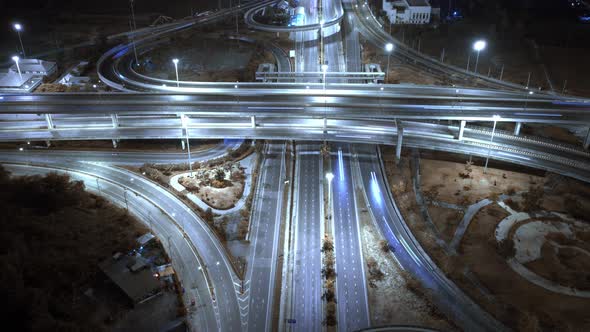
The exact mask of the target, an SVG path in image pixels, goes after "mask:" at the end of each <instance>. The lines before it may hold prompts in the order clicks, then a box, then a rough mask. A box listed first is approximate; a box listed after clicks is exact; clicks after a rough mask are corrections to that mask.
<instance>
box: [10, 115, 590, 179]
mask: <svg viewBox="0 0 590 332" xmlns="http://www.w3.org/2000/svg"><path fill="white" fill-rule="evenodd" d="M174 121H175V122H179V120H174ZM238 121H241V122H238ZM245 121H248V120H246V119H243V120H239V119H236V120H235V122H234V121H232V120H231V119H230V118H224V119H216V120H211V121H209V122H203V121H202V120H201V122H200V125H199V126H194V127H193V125H191V126H189V127H188V132H189V136H190V137H191V138H219V137H225V138H244V137H245V138H253V139H274V140H284V139H296V140H308V141H323V140H328V141H337V142H338V141H339V142H355V143H374V144H387V145H392V144H394V143H395V142H396V140H397V129H398V128H397V126H396V124H395V122H392V121H377V120H366V121H358V120H354V121H353V120H328V121H327V123H324V121H323V119H321V118H320V119H317V120H314V121H294V120H290V119H276V118H273V119H272V121H273V122H272V123H266V122H264V123H262V122H261V123H260V124H259V125H258V126H257V127H254V128H252V127H251V126H250V124H249V123H247V122H245ZM257 121H260V120H257ZM267 121H269V120H268V119H267ZM325 125H327V126H325ZM401 125H402V126H403V127H404V134H403V138H404V140H403V146H408V145H407V143H412V144H414V146H418V147H421V148H426V149H431V150H432V149H434V150H439V149H441V147H442V148H444V151H451V150H452V151H453V152H458V153H472V154H475V155H481V156H484V157H485V156H486V155H487V154H488V148H490V150H491V151H490V158H492V159H499V160H504V161H508V162H516V161H518V162H519V163H521V164H523V165H527V166H530V167H535V168H541V169H545V170H549V171H552V172H556V173H560V174H563V175H566V176H572V177H574V178H577V179H580V180H582V181H586V179H588V178H589V172H588V169H590V166H589V164H590V155H589V154H588V152H587V151H584V150H583V149H582V148H581V147H578V146H569V145H563V144H558V143H555V142H547V140H540V139H538V138H534V137H532V138H530V137H523V136H514V135H512V134H509V133H506V132H499V134H501V135H498V138H497V139H496V140H495V141H494V142H493V143H492V144H489V138H487V137H490V134H491V132H490V131H489V129H487V130H484V129H483V128H481V127H480V129H479V130H475V128H477V127H468V128H467V129H466V130H465V133H464V139H463V140H458V139H457V136H458V135H459V132H460V127H459V126H458V125H446V124H436V123H424V122H412V121H402V122H401ZM486 136H487V137H486ZM106 138H118V139H142V138H154V139H163V138H168V139H171V138H174V139H182V138H185V134H184V132H183V130H182V129H181V128H180V124H176V125H175V126H173V127H162V126H151V127H116V128H113V127H112V126H108V127H103V128H72V129H54V130H47V129H46V128H40V129H26V130H25V129H19V130H0V141H1V140H4V141H26V140H54V139H58V140H63V139H106ZM15 152H18V151H15ZM531 157H534V158H541V159H544V160H545V162H544V163H542V164H535V163H534V162H533V161H532V159H531Z"/></svg>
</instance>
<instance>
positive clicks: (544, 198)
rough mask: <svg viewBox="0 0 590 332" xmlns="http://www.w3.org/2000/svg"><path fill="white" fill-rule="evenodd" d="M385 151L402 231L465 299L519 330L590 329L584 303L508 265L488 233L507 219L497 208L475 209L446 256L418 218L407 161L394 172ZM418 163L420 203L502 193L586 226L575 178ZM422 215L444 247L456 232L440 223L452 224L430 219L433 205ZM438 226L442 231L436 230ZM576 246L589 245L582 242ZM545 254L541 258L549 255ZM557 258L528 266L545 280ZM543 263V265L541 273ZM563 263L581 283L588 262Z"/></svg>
mask: <svg viewBox="0 0 590 332" xmlns="http://www.w3.org/2000/svg"><path fill="white" fill-rule="evenodd" d="M387 149H391V148H389V147H388V148H384V150H385V151H384V153H383V155H384V156H385V158H386V160H385V161H386V169H387V173H388V179H389V181H390V185H391V188H392V192H393V193H394V197H395V198H396V202H397V203H398V206H399V207H400V210H401V211H402V214H403V215H404V218H405V219H406V222H407V224H408V225H409V226H410V228H411V229H412V231H413V232H414V235H415V236H416V238H417V239H418V240H419V241H420V243H421V244H422V246H423V247H424V248H425V250H426V251H427V252H428V253H429V255H430V256H431V257H432V258H433V259H434V261H435V262H436V263H437V264H438V265H439V267H441V268H442V269H443V271H445V272H446V273H447V275H448V276H449V277H450V278H451V279H452V280H453V281H454V282H455V283H457V285H458V286H459V287H460V288H462V289H463V290H464V291H465V292H466V293H467V294H468V295H469V296H471V297H472V298H473V299H474V300H475V301H476V302H477V303H479V304H480V305H481V306H482V307H484V308H485V309H486V310H488V311H489V312H490V313H492V314H493V315H494V316H495V317H496V318H498V319H499V320H501V321H502V322H504V323H505V324H507V325H508V326H509V327H511V328H515V329H518V330H526V331H534V330H536V328H539V327H542V328H544V329H548V330H568V329H569V330H572V331H582V330H588V329H589V328H590V322H589V321H588V319H587V310H586V309H585V308H587V306H588V305H589V304H590V300H589V299H584V298H581V297H572V296H565V295H561V294H558V293H554V292H550V291H547V290H545V289H543V288H541V287H539V286H536V285H534V284H532V283H530V282H529V281H527V280H526V279H524V278H523V277H521V276H520V275H519V274H517V273H516V272H514V271H513V270H512V269H511V268H510V267H509V265H508V264H507V263H506V258H507V257H508V256H509V255H508V254H507V253H506V252H504V250H501V248H500V246H499V245H498V243H497V242H496V240H495V237H494V232H495V230H496V227H497V224H498V223H499V222H500V221H501V220H502V219H503V218H505V217H506V216H507V215H508V213H507V212H506V210H504V209H503V208H501V207H500V206H499V205H498V204H497V203H492V204H490V205H488V206H486V207H484V208H482V209H481V210H479V212H478V213H477V214H476V215H475V216H474V218H473V220H472V221H471V223H470V225H469V227H468V228H467V230H466V232H465V235H464V237H463V238H462V240H461V242H460V244H459V247H458V254H457V255H456V256H450V255H447V252H446V251H445V250H443V248H441V247H440V246H439V245H438V244H437V242H436V240H437V234H434V233H433V231H432V229H431V228H430V227H428V226H427V225H426V223H425V221H424V220H423V218H422V215H421V213H420V212H419V208H418V205H417V203H416V200H415V194H414V191H413V188H412V186H411V171H410V162H409V158H410V156H407V155H406V156H403V157H402V161H401V163H400V167H396V166H394V164H393V162H394V161H393V157H392V156H394V153H393V150H391V151H388V150H387ZM388 158H389V159H388ZM449 159H452V158H449ZM463 160H465V158H463ZM478 162H479V161H478ZM420 164H421V174H422V181H421V182H422V183H421V184H422V189H423V191H424V193H425V196H429V197H431V198H435V199H436V200H438V201H444V202H447V203H454V204H459V205H467V204H473V203H475V202H476V201H479V200H481V199H484V198H488V199H491V200H496V199H498V197H499V195H501V194H506V195H516V196H518V195H522V196H523V198H521V199H519V200H516V199H515V202H513V203H512V204H511V206H512V207H513V208H518V209H520V210H519V211H523V210H530V211H532V212H534V211H543V210H550V211H560V212H567V213H569V214H570V215H574V216H577V217H578V218H585V219H580V220H587V216H588V215H589V214H588V213H589V212H590V211H588V209H590V204H589V199H590V187H589V186H588V185H587V184H584V183H580V182H578V181H576V180H573V179H569V178H565V177H562V176H558V175H555V174H546V175H544V176H543V173H538V172H534V173H533V174H529V173H525V170H524V169H521V170H520V171H519V170H518V168H515V167H513V166H510V167H508V166H507V167H503V169H496V168H489V169H488V172H487V174H485V175H484V174H483V168H482V167H481V166H475V165H472V166H471V167H469V168H470V169H471V171H470V172H468V171H466V165H465V164H463V163H461V162H458V163H457V162H451V161H441V160H430V159H421V160H420ZM478 165H479V164H478ZM460 174H463V175H460ZM539 188H540V189H539ZM467 189H468V190H467ZM427 192H428V194H427ZM428 208H429V210H430V211H431V218H432V219H433V220H434V222H435V224H436V228H437V229H438V233H442V234H443V235H442V237H443V239H444V240H445V241H448V232H449V230H450V229H454V227H455V226H454V224H453V223H451V222H448V221H447V220H446V219H448V218H450V217H449V216H448V214H447V215H445V213H436V212H439V210H437V209H433V208H432V206H429V207H428ZM455 223H456V222H455ZM440 225H445V226H444V227H440V228H439V226H440ZM580 238H581V239H586V240H587V239H588V238H587V237H586V234H581V235H580ZM447 243H448V242H447ZM581 246H582V247H585V246H588V243H583V244H582V245H581ZM543 250H544V251H547V248H544V249H543ZM564 253H565V254H564V255H565V256H568V254H571V252H569V253H568V252H567V251H565V252H564ZM555 259H556V257H554V256H551V255H546V256H545V257H544V258H543V259H542V260H537V261H535V262H533V263H532V264H530V266H531V267H532V268H535V271H537V270H539V271H541V272H540V273H539V274H541V275H545V276H551V272H552V271H553V272H554V273H555V271H556V270H555V269H553V268H551V266H560V265H559V264H557V265H556V264H554V263H555ZM574 261H575V262H576V263H573V262H574ZM543 263H546V264H545V266H544V265H543ZM548 264H553V265H551V266H549V265H548ZM561 264H564V265H566V266H568V267H569V269H570V270H569V271H570V272H571V271H572V270H573V271H579V272H575V273H577V274H575V273H574V275H576V276H578V277H584V275H585V274H584V273H582V272H584V271H586V272H585V273H587V262H586V260H584V259H578V260H572V259H571V258H570V257H569V256H568V257H563V261H562V262H561ZM568 264H569V265H568ZM466 271H467V274H466ZM560 271H563V270H560ZM580 273H582V274H580ZM569 280H571V278H570V279H569Z"/></svg>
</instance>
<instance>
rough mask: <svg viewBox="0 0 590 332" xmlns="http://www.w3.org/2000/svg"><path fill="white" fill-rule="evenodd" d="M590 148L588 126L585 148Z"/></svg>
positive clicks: (589, 130) (589, 129)
mask: <svg viewBox="0 0 590 332" xmlns="http://www.w3.org/2000/svg"><path fill="white" fill-rule="evenodd" d="M588 148H590V128H588V133H587V134H586V139H585V140H584V149H586V150H588Z"/></svg>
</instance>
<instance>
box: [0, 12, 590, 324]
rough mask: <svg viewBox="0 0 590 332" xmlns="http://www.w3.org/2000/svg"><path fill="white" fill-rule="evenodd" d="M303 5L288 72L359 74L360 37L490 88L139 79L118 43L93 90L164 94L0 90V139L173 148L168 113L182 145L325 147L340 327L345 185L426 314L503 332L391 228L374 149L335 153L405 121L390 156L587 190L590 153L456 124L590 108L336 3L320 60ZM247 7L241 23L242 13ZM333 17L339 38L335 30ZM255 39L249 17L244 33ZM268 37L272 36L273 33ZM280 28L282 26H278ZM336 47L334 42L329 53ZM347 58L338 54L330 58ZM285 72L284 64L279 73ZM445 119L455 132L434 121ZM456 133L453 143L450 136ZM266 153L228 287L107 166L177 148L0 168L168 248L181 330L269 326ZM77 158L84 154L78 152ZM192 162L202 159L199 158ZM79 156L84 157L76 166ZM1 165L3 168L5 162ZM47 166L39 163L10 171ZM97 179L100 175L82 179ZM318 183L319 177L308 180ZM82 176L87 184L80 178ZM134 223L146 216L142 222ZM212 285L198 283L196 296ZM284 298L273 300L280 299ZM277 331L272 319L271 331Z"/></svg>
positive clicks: (345, 281)
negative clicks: (98, 204)
mask: <svg viewBox="0 0 590 332" xmlns="http://www.w3.org/2000/svg"><path fill="white" fill-rule="evenodd" d="M270 3H271V1H265V2H257V1H250V2H248V3H245V4H244V5H242V6H241V7H240V8H233V9H230V10H227V11H222V12H219V13H217V14H215V15H212V16H209V17H206V18H200V19H191V20H187V21H183V22H175V23H172V24H169V25H164V26H160V27H155V28H149V29H146V30H142V31H141V32H137V33H135V34H134V36H135V37H134V38H135V44H136V46H137V47H138V50H139V51H140V53H141V52H147V51H149V50H151V49H153V48H155V47H160V46H161V45H163V43H166V42H167V38H169V37H170V35H171V34H173V33H176V32H179V31H184V30H185V29H189V28H191V27H195V26H197V25H199V24H206V23H209V22H213V21H216V20H219V19H223V18H225V17H227V15H231V14H233V13H235V12H236V11H247V12H246V16H245V17H246V21H247V22H248V17H249V15H250V16H251V13H253V11H254V10H256V9H257V8H262V6H266V5H268V4H270ZM302 3H303V5H304V6H305V7H306V8H307V9H308V15H307V16H306V26H304V27H300V29H299V28H297V29H296V30H292V29H291V30H289V31H298V32H292V35H294V36H296V40H295V46H296V47H295V49H296V51H297V53H296V61H295V70H296V71H299V72H318V71H319V70H320V66H319V58H320V54H321V52H322V51H323V55H324V57H325V59H326V61H327V64H328V71H330V72H341V71H344V70H346V71H354V72H357V71H361V70H362V62H361V59H360V44H359V33H361V34H362V35H363V36H364V37H365V38H367V39H368V40H369V41H371V42H372V43H374V44H375V45H376V46H377V47H383V46H384V45H385V43H387V42H393V43H394V44H395V45H396V48H395V49H394V53H393V55H392V56H395V57H397V58H398V59H400V60H402V61H405V62H407V63H408V64H409V65H411V66H414V67H415V68H417V69H420V70H426V71H428V72H430V73H431V74H433V75H435V76H439V77H445V78H449V79H450V80H451V81H454V82H456V83H458V84H472V85H479V86H489V87H492V88H494V89H496V88H501V89H510V90H512V91H500V90H492V89H474V88H464V87H455V86H452V87H434V86H416V85H411V84H407V85H376V84H356V83H355V84H348V83H345V82H342V81H341V80H340V79H330V80H329V81H328V82H322V81H320V80H313V81H312V82H305V81H304V80H303V79H301V80H299V81H298V82H295V83H239V82H238V83H216V82H211V83H208V82H181V84H180V87H176V86H175V84H176V81H170V80H159V79H155V78H149V77H146V76H143V75H140V74H138V73H137V72H136V71H135V70H134V69H133V67H132V66H131V64H132V62H133V56H132V53H133V52H132V49H131V44H125V45H120V46H118V47H115V48H113V49H112V50H110V51H108V52H107V53H106V54H105V55H103V57H101V59H100V60H99V62H98V64H97V67H98V73H99V77H100V78H101V80H103V81H104V82H105V83H106V84H108V85H109V86H111V87H113V88H116V89H119V90H122V91H132V90H138V91H159V92H166V93H161V94H160V93H158V94H156V93H98V94H85V93H79V94H19V95H16V94H5V95H0V141H27V140H39V141H42V140H48V141H51V140H72V139H75V140H85V139H145V138H153V139H183V138H185V132H184V130H183V124H182V122H181V116H186V119H188V121H186V123H185V124H184V126H185V127H186V131H187V133H188V136H190V137H191V139H198V138H240V139H243V138H252V139H268V140H277V142H282V141H284V140H287V139H289V140H298V141H308V142H317V141H330V142H336V143H332V155H331V165H332V170H333V173H334V174H335V178H334V180H333V182H332V185H331V188H332V196H331V197H332V207H333V215H334V218H333V230H334V235H335V247H336V249H335V253H336V270H337V301H338V305H337V309H338V329H339V331H353V330H358V329H363V328H367V327H369V325H370V319H369V312H368V303H367V290H366V284H365V273H364V263H363V257H362V252H361V243H360V235H359V229H358V220H357V211H356V204H355V195H356V192H357V191H356V190H355V187H354V184H355V183H356V182H355V181H353V180H354V179H359V178H360V179H361V180H362V183H363V185H364V189H365V190H364V191H363V194H364V195H367V201H368V202H369V204H370V211H371V213H372V215H373V217H374V219H375V222H376V223H377V225H378V227H379V229H380V230H381V231H382V233H383V235H384V237H385V238H386V239H387V240H388V241H389V242H390V244H391V245H393V246H394V247H395V248H396V252H395V255H396V256H395V257H396V259H398V260H399V261H400V263H401V265H402V266H403V267H404V268H406V269H408V270H410V271H412V272H413V273H414V274H415V275H417V276H418V278H419V279H420V280H421V281H423V282H424V283H425V284H426V285H427V286H428V287H431V288H433V289H435V290H436V292H435V293H436V295H437V301H438V302H437V304H439V306H440V308H441V310H443V311H445V313H447V314H449V316H450V317H452V318H453V321H455V322H456V323H458V324H460V325H461V327H463V328H464V329H465V330H469V331H471V330H490V331H503V330H505V327H504V326H502V325H501V324H499V323H498V322H497V321H495V320H494V319H493V318H491V317H490V316H489V315H488V314H487V313H485V312H484V311H483V310H481V309H480V308H479V307H478V306H477V305H475V304H474V303H473V302H472V301H471V300H470V299H469V298H468V297H467V296H465V294H463V293H462V292H461V291H460V290H459V289H458V288H457V287H456V286H455V285H454V284H453V283H452V282H450V281H449V280H448V279H447V278H446V277H445V276H444V275H443V274H442V273H441V272H440V271H439V270H438V269H437V268H436V266H435V265H434V263H433V262H432V261H431V260H430V259H429V258H428V256H427V255H426V253H425V252H424V251H423V250H422V248H421V247H420V245H419V244H418V243H417V241H416V239H415V238H414V237H413V235H412V234H411V232H409V230H408V229H407V227H406V226H405V224H404V222H403V219H402V218H401V215H400V213H399V211H398V210H397V207H396V206H395V201H394V200H393V197H391V194H390V191H389V188H388V187H387V185H386V181H385V179H384V177H383V169H382V167H381V165H380V161H379V159H378V157H376V156H375V150H374V147H368V146H355V151H356V153H357V154H358V164H357V163H356V160H355V158H352V155H353V153H352V152H351V151H350V146H349V143H374V144H388V145H392V144H394V143H395V142H396V140H397V138H398V133H400V132H401V131H400V127H399V126H401V127H403V146H404V147H415V148H422V149H431V150H437V151H447V152H454V153H463V154H473V155H475V156H480V157H486V156H489V157H490V158H492V159H496V160H501V161H507V162H513V163H519V164H521V165H525V166H530V167H535V168H539V169H544V170H548V171H551V172H556V173H559V174H563V175H566V176H571V177H574V178H577V179H580V180H582V181H586V182H590V155H589V154H588V152H587V151H585V150H583V149H582V148H581V147H579V146H568V145H564V144H557V143H555V142H551V141H547V140H544V139H539V138H530V137H523V136H515V135H512V134H511V133H507V132H502V131H498V132H497V133H496V135H497V136H495V137H494V142H493V143H489V139H490V132H489V130H487V129H485V128H482V127H477V126H472V125H468V126H467V127H465V129H464V132H463V131H462V130H461V129H460V127H459V121H472V122H475V121H486V122H489V123H491V122H492V121H499V122H521V123H542V124H551V125H560V124H561V125H576V126H584V127H586V128H590V101H589V100H585V99H580V98H572V97H567V96H553V95H547V94H544V93H529V92H528V91H523V87H521V86H518V85H515V84H511V83H507V82H501V81H497V80H494V79H489V78H486V77H482V76H480V75H474V74H472V73H467V72H465V71H463V70H461V69H459V68H454V67H452V66H448V65H446V64H441V63H439V62H438V61H436V60H434V59H431V58H429V57H427V56H425V55H423V54H420V53H418V52H415V51H414V50H411V49H409V48H408V47H407V46H405V45H403V44H401V43H399V41H397V40H395V39H394V38H392V37H391V36H389V35H388V34H386V33H385V32H384V31H383V29H382V28H381V27H380V26H379V24H378V22H377V21H376V20H375V19H374V17H373V16H372V14H371V13H370V11H368V7H365V6H362V3H360V2H353V1H351V0H350V1H346V2H345V7H346V8H347V10H348V11H347V13H346V14H345V15H343V14H342V6H340V2H339V1H324V2H323V8H324V16H323V19H324V20H326V22H325V24H324V26H323V28H322V29H323V31H324V34H325V38H324V40H323V42H324V48H323V50H320V47H319V44H320V42H319V40H318V29H319V27H318V24H319V21H320V19H321V18H320V14H319V13H318V8H316V5H315V4H316V3H317V1H315V0H302ZM249 13H250V14H249ZM342 19H344V23H343V28H342V29H340V25H339V24H338V23H340V22H341V20H342ZM248 24H250V25H254V26H256V27H257V28H260V29H262V30H265V29H267V27H263V26H262V27H261V26H260V25H257V24H256V23H254V24H252V22H249V23H248ZM272 31H276V30H272ZM280 31H282V30H280ZM342 41H344V45H343V43H342ZM265 45H266V47H267V49H269V50H271V51H272V52H273V53H274V54H275V58H276V59H277V61H278V63H279V64H280V68H281V69H280V70H287V67H288V71H290V70H291V69H292V68H290V62H289V61H288V59H287V56H286V54H285V52H284V51H283V50H281V49H280V48H279V47H277V46H276V45H274V44H271V43H267V42H266V43H265ZM343 50H345V54H343ZM287 62H288V64H287ZM445 120H450V121H453V122H441V121H445ZM459 132H462V133H463V134H462V135H463V136H462V139H461V140H458V139H457V137H458V136H460V134H459ZM277 142H273V143H268V144H267V145H266V146H265V153H264V158H263V162H262V167H261V171H260V175H259V186H258V187H257V189H256V194H255V199H254V203H253V208H252V211H253V214H252V216H251V222H252V228H251V232H250V239H251V241H252V242H251V248H250V252H249V256H248V261H249V264H248V269H247V271H246V278H245V280H244V282H243V285H244V292H243V293H242V289H241V286H242V283H241V280H239V279H238V277H237V276H236V274H235V272H234V271H233V269H232V267H231V264H230V262H229V261H228V258H227V254H226V252H225V249H224V248H223V247H222V246H221V244H220V242H219V241H218V239H217V238H216V237H215V234H214V233H212V232H211V230H210V229H209V227H208V226H207V225H206V224H205V223H204V222H203V221H202V220H201V219H200V218H199V217H198V216H197V215H195V214H194V213H193V212H192V211H190V209H189V208H188V207H187V206H186V205H185V204H184V203H182V202H181V201H179V200H178V199H177V198H176V197H175V196H173V195H172V194H171V193H169V192H167V191H166V190H165V189H163V188H161V187H159V186H158V185H156V184H154V183H152V182H150V181H148V180H146V179H144V178H142V177H140V176H138V175H135V174H132V173H130V172H128V171H126V170H123V169H120V168H115V167H112V166H109V165H108V164H109V163H114V162H116V163H120V164H137V163H141V162H143V161H150V162H167V161H174V162H185V160H186V159H185V158H184V157H185V155H184V154H182V153H176V154H175V153H172V154H162V153H135V154H133V153H125V152H113V153H109V152H92V151H87V152H84V154H82V153H80V152H67V151H42V150H31V149H28V148H26V146H25V148H24V149H23V151H3V152H2V153H1V154H0V161H2V162H7V163H34V164H39V165H45V166H46V167H49V168H60V169H63V170H68V171H70V172H73V173H74V174H77V175H76V176H77V177H79V178H82V179H85V182H86V183H87V186H88V188H90V189H91V190H96V191H99V193H102V194H104V195H105V196H106V197H108V198H110V199H111V200H113V201H114V202H115V203H116V204H118V205H120V206H127V205H129V209H130V210H131V211H132V213H135V214H136V215H137V216H138V217H139V218H140V219H142V220H144V221H145V222H147V223H148V224H149V225H150V227H153V229H154V232H155V233H156V234H157V235H158V236H159V237H160V238H161V239H164V238H166V239H167V240H163V242H164V241H169V242H167V243H169V244H170V247H169V249H168V250H169V251H170V255H171V257H172V258H173V259H174V261H175V267H176V269H177V270H179V271H180V272H179V275H180V278H181V280H182V281H183V285H184V286H185V289H186V291H187V294H188V295H187V297H188V296H192V297H194V298H197V299H198V301H199V302H200V303H203V304H204V305H205V306H204V307H203V309H201V310H197V311H196V312H194V313H192V314H191V316H190V319H191V325H192V326H193V327H194V328H198V329H199V330H206V331H214V330H219V331H244V330H248V331H272V330H275V328H276V326H275V322H274V321H273V315H274V313H275V310H277V307H278V305H277V304H276V303H274V291H275V288H277V287H278V284H277V283H278V281H277V280H276V275H278V273H277V272H276V268H277V255H278V250H279V249H278V248H279V246H280V245H281V244H279V243H278V240H279V238H280V237H279V235H280V234H279V231H280V225H281V220H282V209H283V206H282V204H283V191H284V186H285V183H284V180H285V179H287V178H288V177H287V176H286V174H285V172H286V167H285V145H284V144H283V143H277ZM314 144H315V143H304V144H301V145H300V148H299V149H298V152H297V153H298V154H297V164H296V172H297V176H296V181H297V183H296V186H297V191H296V192H295V193H294V194H295V195H296V196H295V204H296V208H295V209H294V211H295V216H294V219H293V220H294V223H295V224H294V227H295V228H294V229H295V232H294V234H293V236H294V239H293V246H294V247H295V250H294V264H295V266H294V269H293V278H292V280H293V284H292V287H293V289H292V290H291V292H292V294H293V296H292V298H291V299H290V300H291V307H290V308H291V309H290V312H288V313H287V315H289V316H290V317H288V318H293V319H295V320H296V322H297V323H296V324H294V325H293V326H291V327H292V329H293V330H297V331H304V330H312V331H320V330H322V329H323V327H322V326H321V322H322V320H323V318H324V314H323V312H322V302H321V300H320V296H321V295H320V294H321V276H320V275H319V269H321V256H320V251H319V248H320V247H321V238H320V236H321V234H322V222H321V221H322V220H323V218H322V213H323V209H322V206H323V204H322V201H323V198H322V197H323V196H322V184H321V183H322V181H323V174H322V172H321V169H322V161H321V158H320V156H319V154H316V153H317V150H316V148H317V146H315V145H314ZM222 153H223V151H222V148H221V146H218V147H216V148H214V149H211V150H210V151H206V152H203V153H200V154H199V155H198V156H196V157H195V156H194V157H193V160H195V161H196V160H204V159H208V158H212V157H215V156H219V155H221V154H222ZM81 156H83V157H81ZM199 158H202V159H199ZM80 159H83V160H84V162H81V161H80ZM13 169H14V168H13ZM15 169H18V171H19V172H22V173H24V172H46V171H47V168H44V169H39V168H23V167H20V168H15ZM97 178H98V180H96V179H97ZM318 179H319V181H318ZM93 182H94V183H93ZM146 214H147V215H146ZM207 285H210V286H211V287H212V288H211V290H209V287H208V286H207ZM283 296H284V294H283ZM279 323H282V322H279Z"/></svg>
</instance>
